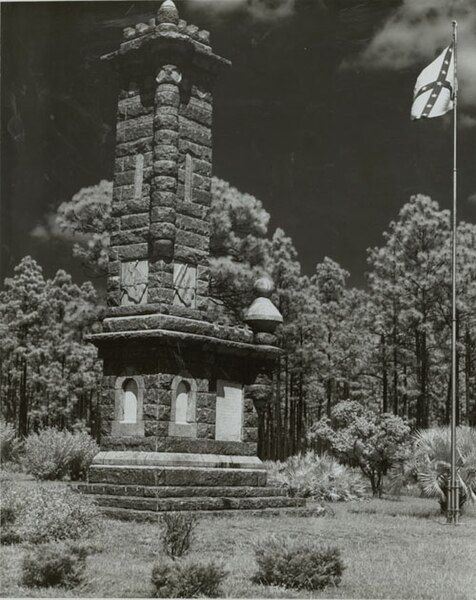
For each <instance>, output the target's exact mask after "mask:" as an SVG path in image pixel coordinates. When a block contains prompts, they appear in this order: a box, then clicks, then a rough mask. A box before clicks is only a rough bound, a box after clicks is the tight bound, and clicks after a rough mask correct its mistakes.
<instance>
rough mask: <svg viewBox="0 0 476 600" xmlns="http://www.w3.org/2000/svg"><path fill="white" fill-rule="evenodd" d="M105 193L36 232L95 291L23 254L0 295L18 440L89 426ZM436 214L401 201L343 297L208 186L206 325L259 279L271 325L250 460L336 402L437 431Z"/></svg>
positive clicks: (443, 342)
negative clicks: (70, 257)
mask: <svg viewBox="0 0 476 600" xmlns="http://www.w3.org/2000/svg"><path fill="white" fill-rule="evenodd" d="M111 196H112V185H111V184H110V183H109V182H105V181H103V182H101V183H100V184H98V185H97V186H93V187H90V188H85V189H83V190H81V191H80V192H79V193H78V194H77V195H76V196H75V197H74V198H73V199H72V200H71V201H69V202H65V203H63V204H62V205H61V206H60V207H59V208H58V210H57V212H56V213H55V215H53V216H51V217H50V219H49V224H50V225H49V227H50V232H49V235H53V236H56V237H59V238H61V237H64V238H67V239H69V240H70V239H76V240H77V242H76V243H75V245H74V248H73V253H74V255H75V256H76V257H77V258H78V260H80V261H81V263H82V264H83V266H84V268H85V272H86V273H87V274H88V276H92V275H93V274H94V276H95V279H94V280H95V284H96V285H97V288H98V289H97V290H95V289H94V287H93V286H92V284H90V283H85V284H83V285H81V286H79V285H76V284H75V283H74V282H73V281H72V280H71V277H70V276H69V275H67V274H66V273H65V272H64V271H58V273H57V274H56V276H55V277H54V278H53V279H51V280H49V279H45V277H44V275H43V273H42V269H41V267H40V266H39V265H38V264H37V263H36V262H35V261H34V260H33V259H32V258H30V257H25V258H24V259H23V260H22V261H21V262H20V264H19V265H18V266H17V267H16V269H15V271H14V274H13V276H12V277H10V278H7V279H6V280H5V282H4V285H3V288H2V291H1V292H0V395H1V401H2V415H3V418H4V419H6V420H7V421H8V422H11V423H14V424H15V426H16V428H17V431H18V432H19V434H21V435H25V434H26V433H27V432H28V431H29V430H32V429H38V428H40V427H42V426H46V425H56V426H59V427H70V428H71V427H75V426H76V427H77V426H87V427H89V428H90V429H91V430H92V432H93V433H94V432H95V431H96V429H97V422H96V421H97V402H98V394H99V382H100V374H101V366H100V365H99V364H98V361H97V359H96V354H95V349H94V348H93V347H92V346H91V345H89V344H86V343H84V342H83V336H84V334H85V333H87V332H89V331H90V330H91V328H93V327H94V322H95V319H96V317H97V311H98V309H99V308H100V305H101V297H102V291H101V285H100V282H101V278H100V277H99V278H98V275H101V274H102V273H103V272H104V267H105V264H106V262H105V261H106V255H107V254H106V248H107V245H108V235H107V228H108V219H109V214H110V206H111ZM449 217H450V215H449V212H448V211H445V210H440V209H439V207H438V205H437V203H436V202H434V201H432V200H431V199H430V198H428V197H425V196H421V195H418V196H413V197H412V198H411V199H410V201H409V202H408V203H407V204H405V205H404V206H403V207H402V209H401V210H400V213H399V214H398V215H396V218H395V221H392V222H391V223H390V224H389V226H388V228H387V230H386V231H385V232H384V234H383V241H382V245H381V246H379V247H377V248H371V249H369V250H368V272H367V279H366V281H367V282H366V285H365V287H364V289H356V288H353V287H350V286H349V284H348V280H349V273H348V272H347V271H346V270H345V269H343V268H342V267H341V266H340V265H339V264H337V263H336V262H335V261H333V260H332V259H331V258H328V257H325V258H324V259H323V260H322V261H320V262H318V263H317V264H316V266H315V269H314V272H313V273H312V274H311V275H306V274H303V273H302V272H301V265H300V263H299V259H298V256H297V252H296V249H295V247H294V245H293V242H292V240H291V239H290V238H289V237H288V236H287V235H286V234H285V232H284V231H283V230H282V229H276V230H275V231H274V232H272V233H271V232H270V231H269V220H270V215H269V214H268V213H267V212H266V211H265V210H264V208H263V206H262V204H261V202H260V201H259V200H257V199H256V198H254V197H253V196H250V195H247V194H243V193H241V192H239V191H238V190H236V189H235V188H233V187H231V186H230V185H229V184H227V183H226V182H224V181H221V180H218V179H214V180H213V205H212V211H211V220H212V228H211V230H212V239H211V253H212V258H211V274H212V276H211V295H212V296H213V297H214V301H213V302H211V303H210V304H211V306H210V313H211V315H210V316H211V317H212V318H214V319H217V320H219V321H223V322H240V320H241V319H242V314H243V309H244V308H245V307H247V306H248V305H249V304H250V302H251V300H252V299H253V289H252V288H253V283H254V281H255V280H256V278H257V277H258V276H259V275H261V274H262V273H264V272H267V273H268V274H269V275H270V276H271V278H272V279H273V281H274V284H275V291H274V294H273V298H272V299H273V301H274V303H275V304H276V306H277V307H278V308H279V310H280V311H281V313H282V314H283V317H284V325H283V326H282V327H281V328H280V330H279V332H278V337H279V344H280V346H281V348H282V349H283V354H282V357H281V359H280V361H279V364H278V365H277V368H276V371H275V373H274V374H273V377H272V379H270V380H269V381H268V382H267V383H268V389H269V401H268V404H267V409H266V411H265V414H264V415H263V416H262V418H261V422H260V440H259V453H260V456H261V457H262V458H285V457H286V456H288V455H290V454H294V453H296V452H298V451H300V450H303V449H304V448H305V447H306V445H307V441H306V432H307V431H308V429H309V427H310V425H312V423H314V422H315V421H317V420H318V419H320V418H321V417H324V416H330V415H331V414H332V410H333V407H334V406H335V404H337V403H338V402H340V401H342V400H346V399H351V400H357V401H358V402H360V403H362V404H363V405H365V406H366V407H369V408H371V409H372V410H375V411H380V412H389V413H393V414H395V415H400V416H402V417H405V418H406V419H408V421H409V423H410V424H411V426H412V427H417V428H426V427H429V426H431V425H434V424H444V423H447V422H448V420H449V409H450V390H451V379H450V350H451V348H450V339H451V336H450V328H451V321H450V314H451V312H450V300H451V295H450V293H451V287H450V283H451V280H450V270H449V265H450V252H451V247H450V221H449ZM52 224H53V225H52ZM43 230H45V226H43ZM458 238H459V250H458V307H457V336H458V345H457V370H458V420H459V422H460V423H471V424H473V425H474V424H476V225H471V224H467V223H461V224H460V225H459V228H458ZM97 282H99V285H98V284H97Z"/></svg>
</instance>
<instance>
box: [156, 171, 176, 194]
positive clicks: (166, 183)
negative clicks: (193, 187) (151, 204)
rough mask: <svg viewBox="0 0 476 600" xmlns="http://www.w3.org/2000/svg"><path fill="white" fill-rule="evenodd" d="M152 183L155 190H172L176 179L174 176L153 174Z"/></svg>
mask: <svg viewBox="0 0 476 600" xmlns="http://www.w3.org/2000/svg"><path fill="white" fill-rule="evenodd" d="M153 185H154V189H155V190H160V191H172V192H173V191H175V188H176V186H177V180H176V179H175V177H167V176H164V175H158V174H155V177H154V180H153Z"/></svg>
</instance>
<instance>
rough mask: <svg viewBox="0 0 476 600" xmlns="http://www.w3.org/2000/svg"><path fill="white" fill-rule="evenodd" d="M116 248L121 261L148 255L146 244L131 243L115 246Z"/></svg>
mask: <svg viewBox="0 0 476 600" xmlns="http://www.w3.org/2000/svg"><path fill="white" fill-rule="evenodd" d="M116 250H117V253H118V256H119V259H120V260H122V261H126V260H138V259H141V258H147V255H148V246H147V244H131V245H130V246H119V247H117V248H116Z"/></svg>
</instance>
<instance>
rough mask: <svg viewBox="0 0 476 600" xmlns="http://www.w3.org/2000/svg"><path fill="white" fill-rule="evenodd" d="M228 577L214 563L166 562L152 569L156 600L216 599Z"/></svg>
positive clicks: (220, 566)
mask: <svg viewBox="0 0 476 600" xmlns="http://www.w3.org/2000/svg"><path fill="white" fill-rule="evenodd" d="M226 576H227V572H226V571H225V569H224V568H223V567H222V565H220V564H217V563H214V562H208V563H205V562H189V561H184V562H180V561H167V560H166V561H164V562H160V563H157V564H156V565H154V567H153V569H152V585H153V586H154V592H153V593H154V597H155V598H198V597H202V596H204V597H207V598H216V597H217V596H219V595H220V585H221V583H222V581H223V580H224V579H225V577H226Z"/></svg>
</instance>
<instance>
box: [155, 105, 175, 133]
mask: <svg viewBox="0 0 476 600" xmlns="http://www.w3.org/2000/svg"><path fill="white" fill-rule="evenodd" d="M178 126H179V123H178V115H177V114H176V113H173V112H165V111H161V110H160V109H159V110H157V111H156V113H155V116H154V127H155V128H156V130H158V129H170V130H171V131H178Z"/></svg>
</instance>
